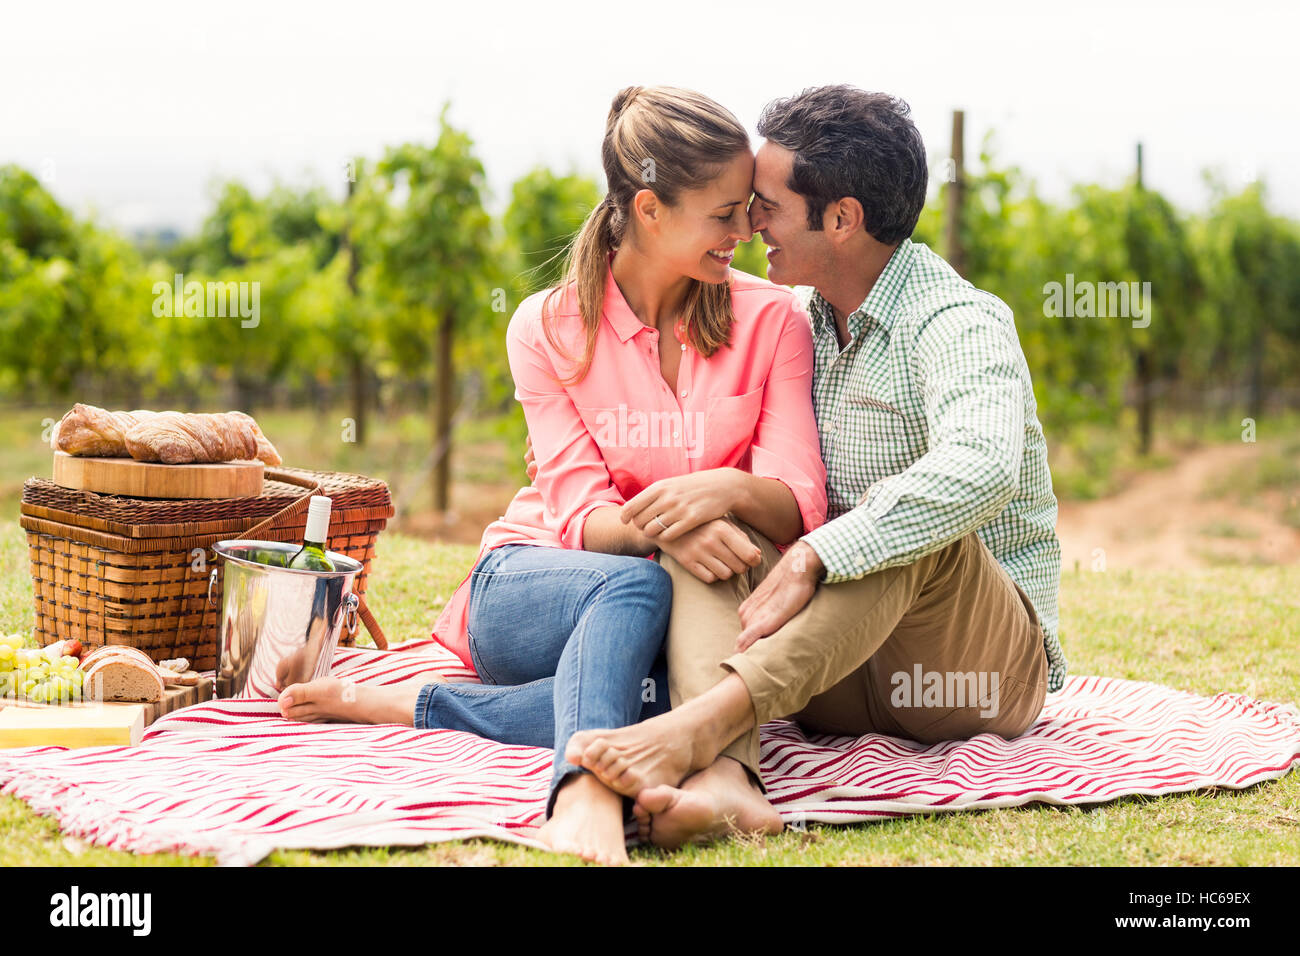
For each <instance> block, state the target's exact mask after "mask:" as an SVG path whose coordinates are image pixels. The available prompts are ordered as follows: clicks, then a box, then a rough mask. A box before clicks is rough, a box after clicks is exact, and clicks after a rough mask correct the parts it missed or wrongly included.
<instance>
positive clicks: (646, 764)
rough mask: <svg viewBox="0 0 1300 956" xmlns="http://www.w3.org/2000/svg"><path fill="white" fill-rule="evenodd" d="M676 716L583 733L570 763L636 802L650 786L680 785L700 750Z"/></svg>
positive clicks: (567, 755)
mask: <svg viewBox="0 0 1300 956" xmlns="http://www.w3.org/2000/svg"><path fill="white" fill-rule="evenodd" d="M675 713H676V712H674V711H670V712H669V713H667V714H661V715H659V716H658V717H651V718H650V719H649V720H645V721H642V722H641V723H639V724H633V725H632V726H630V727H620V728H618V729H616V730H583V731H579V732H578V733H576V734H574V735H573V736H572V737H570V738H569V744H568V746H567V747H565V749H564V759H565V760H567V761H569V763H571V764H574V765H575V766H579V767H585V768H586V769H587V770H590V771H591V772H592V773H593V774H595V775H596V776H597V777H598V778H599V779H600V781H601V783H603V784H604V785H605V786H606V787H608V788H609V789H610V790H614V791H616V792H617V793H621V794H624V795H626V796H629V797H635V796H636V795H637V794H638V793H640V792H641V791H642V790H644V789H645V788H646V787H655V786H662V785H667V786H673V787H675V786H677V785H678V784H679V783H681V781H682V778H684V777H685V776H686V775H687V774H689V773H691V771H693V770H697V769H699V768H698V767H696V766H694V760H695V752H694V751H695V746H694V742H693V739H692V737H691V736H690V735H689V734H686V733H683V732H680V731H678V730H676V729H675V728H674V726H673V725H674V723H676V722H675V721H673V720H672V719H671V718H672V717H673V716H674V714H675Z"/></svg>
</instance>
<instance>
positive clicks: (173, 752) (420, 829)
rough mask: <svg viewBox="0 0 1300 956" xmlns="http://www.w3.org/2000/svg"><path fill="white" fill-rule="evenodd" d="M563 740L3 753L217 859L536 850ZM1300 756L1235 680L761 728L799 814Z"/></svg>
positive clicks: (1045, 790) (276, 724) (455, 673)
mask: <svg viewBox="0 0 1300 956" xmlns="http://www.w3.org/2000/svg"><path fill="white" fill-rule="evenodd" d="M435 671H436V672H438V673H441V674H442V675H444V676H445V677H447V678H448V679H451V680H465V679H471V678H472V675H471V674H468V673H467V672H466V671H465V669H464V667H463V666H462V665H461V664H460V662H459V661H458V660H456V659H455V658H454V657H453V656H452V655H451V654H450V653H449V652H447V651H445V650H443V649H442V648H441V647H439V645H437V644H435V643H434V642H432V641H416V642H411V643H409V644H405V645H402V647H401V648H400V649H394V650H390V651H373V650H362V649H355V650H353V649H340V651H339V652H338V655H337V657H336V659H335V664H334V673H335V674H336V675H338V676H340V677H346V678H348V679H350V680H354V681H357V682H374V683H379V684H391V683H396V682H399V681H405V680H419V679H420V678H421V675H425V674H429V673H431V672H435ZM551 756H552V755H551V751H549V750H545V749H541V748H535V747H511V746H506V745H504V744H499V743H495V742H493V741H490V740H484V739H482V738H479V737H475V736H473V735H471V734H466V733H460V732H457V731H446V730H413V729H411V728H408V727H400V726H397V725H393V724H385V725H378V726H369V725H354V724H309V723H298V722H294V721H288V720H285V719H283V718H282V717H280V715H279V712H278V710H277V709H276V707H275V704H274V702H272V701H260V700H258V701H250V700H245V701H213V702H210V703H206V704H199V705H196V706H193V707H187V708H185V709H183V710H179V711H176V712H174V713H171V714H168V715H167V716H165V717H163V718H161V719H160V720H158V721H157V722H156V723H154V724H153V725H152V726H151V727H150V728H149V729H148V731H147V732H146V734H145V737H144V740H143V742H142V744H141V745H140V746H139V747H91V748H85V749H79V750H66V749H64V748H61V747H26V748H19V749H11V750H0V784H2V785H3V786H2V787H0V793H5V794H10V795H14V796H17V797H19V798H21V799H23V800H25V801H27V803H28V804H29V805H30V806H31V807H32V808H33V809H34V810H35V811H36V812H38V813H42V814H49V815H52V816H54V817H55V818H56V819H57V820H58V822H59V825H60V827H61V828H62V829H63V831H64V832H65V833H67V834H70V835H73V836H76V837H79V838H82V839H86V840H89V841H91V842H94V843H97V844H100V845H103V846H108V847H112V848H115V849H120V850H131V851H135V852H142V853H143V852H159V851H172V852H179V853H185V854H200V853H204V854H213V855H215V856H216V858H217V860H218V862H220V863H223V864H228V865H251V864H254V863H256V862H258V861H259V860H261V859H262V858H263V857H265V856H266V855H267V854H268V853H270V852H271V851H272V850H274V849H276V848H316V849H329V848H335V847H343V846H353V845H360V846H413V845H421V844H425V843H432V842H437V841H441V840H452V839H461V838H467V837H493V838H496V839H500V840H509V841H513V842H517V843H524V844H529V845H534V846H536V845H539V844H537V843H536V841H535V839H533V836H534V834H535V833H536V829H537V827H538V826H540V825H541V823H542V822H543V811H544V806H545V794H546V786H547V783H548V781H549V777H550V763H551ZM1297 763H1300V714H1297V713H1296V711H1294V710H1292V709H1290V708H1288V707H1284V706H1282V705H1279V704H1270V703H1264V702H1261V701H1257V700H1253V699H1251V698H1249V697H1245V696H1242V695H1240V694H1217V695H1215V696H1214V697H1198V696H1196V695H1193V694H1189V693H1185V692H1182V691H1176V690H1171V689H1170V688H1167V687H1162V686H1159V685H1156V684H1147V683H1138V682H1135V681H1126V680H1116V679H1113V678H1105V677H1071V678H1069V679H1068V681H1067V683H1066V686H1065V688H1064V690H1062V691H1061V692H1059V693H1056V694H1051V695H1049V696H1048V698H1047V704H1046V707H1045V708H1044V710H1043V714H1042V716H1041V717H1040V718H1039V720H1038V722H1037V723H1036V724H1035V725H1034V727H1033V728H1032V729H1031V730H1030V731H1029V733H1027V734H1025V735H1024V736H1022V737H1019V738H1017V739H1016V740H1011V741H1004V740H1002V739H1001V738H999V737H994V736H992V735H984V736H980V737H976V738H974V739H972V740H967V741H954V742H949V743H943V744H936V745H933V746H925V745H922V744H917V743H912V742H909V741H904V740H899V739H896V738H892V737H884V736H879V735H868V736H866V737H861V738H858V739H853V738H850V737H824V736H811V737H810V736H806V735H805V734H804V733H803V732H802V731H801V730H800V729H799V728H798V727H797V726H796V725H795V724H792V723H790V722H788V721H774V722H772V723H770V724H768V725H766V726H765V727H764V728H763V773H764V778H765V780H766V782H767V784H768V787H769V789H770V796H771V799H772V802H773V803H774V804H775V805H776V807H777V809H778V810H779V811H780V812H781V814H782V815H783V816H784V817H785V818H786V819H787V821H790V822H793V823H800V822H825V823H858V822H862V821H869V820H877V819H881V818H888V817H896V816H902V815H905V814H912V813H924V812H935V811H953V810H972V809H986V808H989V807H1009V806H1019V805H1022V804H1026V803H1031V802H1044V803H1053V804H1061V805H1064V804H1083V803H1099V802H1104V801H1107V800H1114V799H1115V798H1117V797H1121V796H1126V795H1129V794H1164V793H1177V792H1181V791H1188V790H1195V789H1198V788H1201V787H1209V786H1218V787H1228V788H1234V789H1235V788H1241V787H1246V786H1249V785H1251V784H1254V783H1258V782H1260V781H1262V780H1271V779H1276V778H1278V777H1281V776H1283V775H1284V774H1286V773H1287V772H1288V770H1290V769H1291V768H1292V767H1293V766H1295V765H1296V764H1297Z"/></svg>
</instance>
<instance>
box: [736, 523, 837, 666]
mask: <svg viewBox="0 0 1300 956" xmlns="http://www.w3.org/2000/svg"><path fill="white" fill-rule="evenodd" d="M823 571H825V567H824V566H823V565H822V561H821V558H819V557H817V552H816V551H815V550H813V547H812V545H809V544H805V543H804V542H802V541H796V542H795V543H794V544H793V545H791V546H790V548H789V549H788V550H787V551H786V552H785V554H783V555H782V556H781V560H780V561H778V562H777V565H776V567H774V568H773V569H772V570H771V571H769V572H768V574H767V577H765V578H764V579H763V583H762V584H760V585H759V586H758V587H756V588H754V591H753V593H751V594H750V595H749V597H747V598H745V600H744V601H742V602H741V604H740V607H739V608H737V609H736V610H737V613H738V614H739V615H740V626H741V632H740V634H739V636H737V638H736V651H737V652H740V651H744V650H746V649H747V648H749V647H750V646H751V645H752V644H753V643H754V642H755V641H757V640H758V639H759V638H763V637H767V636H768V635H769V634H774V633H775V632H776V631H778V630H779V629H780V628H781V626H782V625H784V624H785V622H786V621H788V620H790V618H792V617H794V616H795V615H796V614H798V613H799V612H800V611H802V610H803V609H804V607H805V606H806V605H807V604H808V602H809V601H811V600H812V596H813V593H814V592H815V591H816V590H817V582H818V580H819V579H820V578H821V576H822V573H823Z"/></svg>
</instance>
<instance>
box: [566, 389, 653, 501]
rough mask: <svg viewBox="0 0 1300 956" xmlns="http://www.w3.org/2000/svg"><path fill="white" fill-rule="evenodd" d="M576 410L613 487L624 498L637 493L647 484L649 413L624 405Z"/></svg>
mask: <svg viewBox="0 0 1300 956" xmlns="http://www.w3.org/2000/svg"><path fill="white" fill-rule="evenodd" d="M577 409H578V414H579V415H580V416H582V423H583V424H584V425H585V426H586V427H587V431H588V433H590V435H591V437H592V439H593V440H594V441H595V442H596V446H597V448H599V449H600V456H601V458H603V459H604V461H605V468H606V470H608V471H609V476H610V478H611V479H612V480H613V482H614V484H615V486H617V487H618V488H619V490H620V491H622V492H623V493H624V494H625V495H626V494H627V490H628V489H630V488H635V489H637V490H640V489H641V488H643V487H644V486H645V485H646V484H648V481H649V479H648V476H649V472H650V442H651V436H650V433H649V432H650V429H649V423H650V416H649V414H648V413H647V412H646V411H644V410H643V409H640V408H628V406H626V405H617V406H600V405H578V406H577ZM634 493H635V492H634Z"/></svg>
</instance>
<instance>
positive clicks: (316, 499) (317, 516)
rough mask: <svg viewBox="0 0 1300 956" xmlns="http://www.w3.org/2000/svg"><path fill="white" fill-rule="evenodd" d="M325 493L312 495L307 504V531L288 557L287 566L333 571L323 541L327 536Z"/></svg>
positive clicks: (327, 521) (301, 569)
mask: <svg viewBox="0 0 1300 956" xmlns="http://www.w3.org/2000/svg"><path fill="white" fill-rule="evenodd" d="M331 504H332V502H331V501H330V499H329V498H328V497H326V496H325V495H312V496H311V503H310V504H309V505H308V506H307V531H306V533H305V534H304V535H303V541H302V547H301V548H299V549H298V553H297V554H295V555H294V556H293V557H292V558H290V559H289V567H290V568H294V569H297V570H299V571H333V570H334V562H333V561H331V560H330V559H329V558H327V557H326V556H325V542H326V541H327V540H328V538H329V529H330V505H331Z"/></svg>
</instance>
